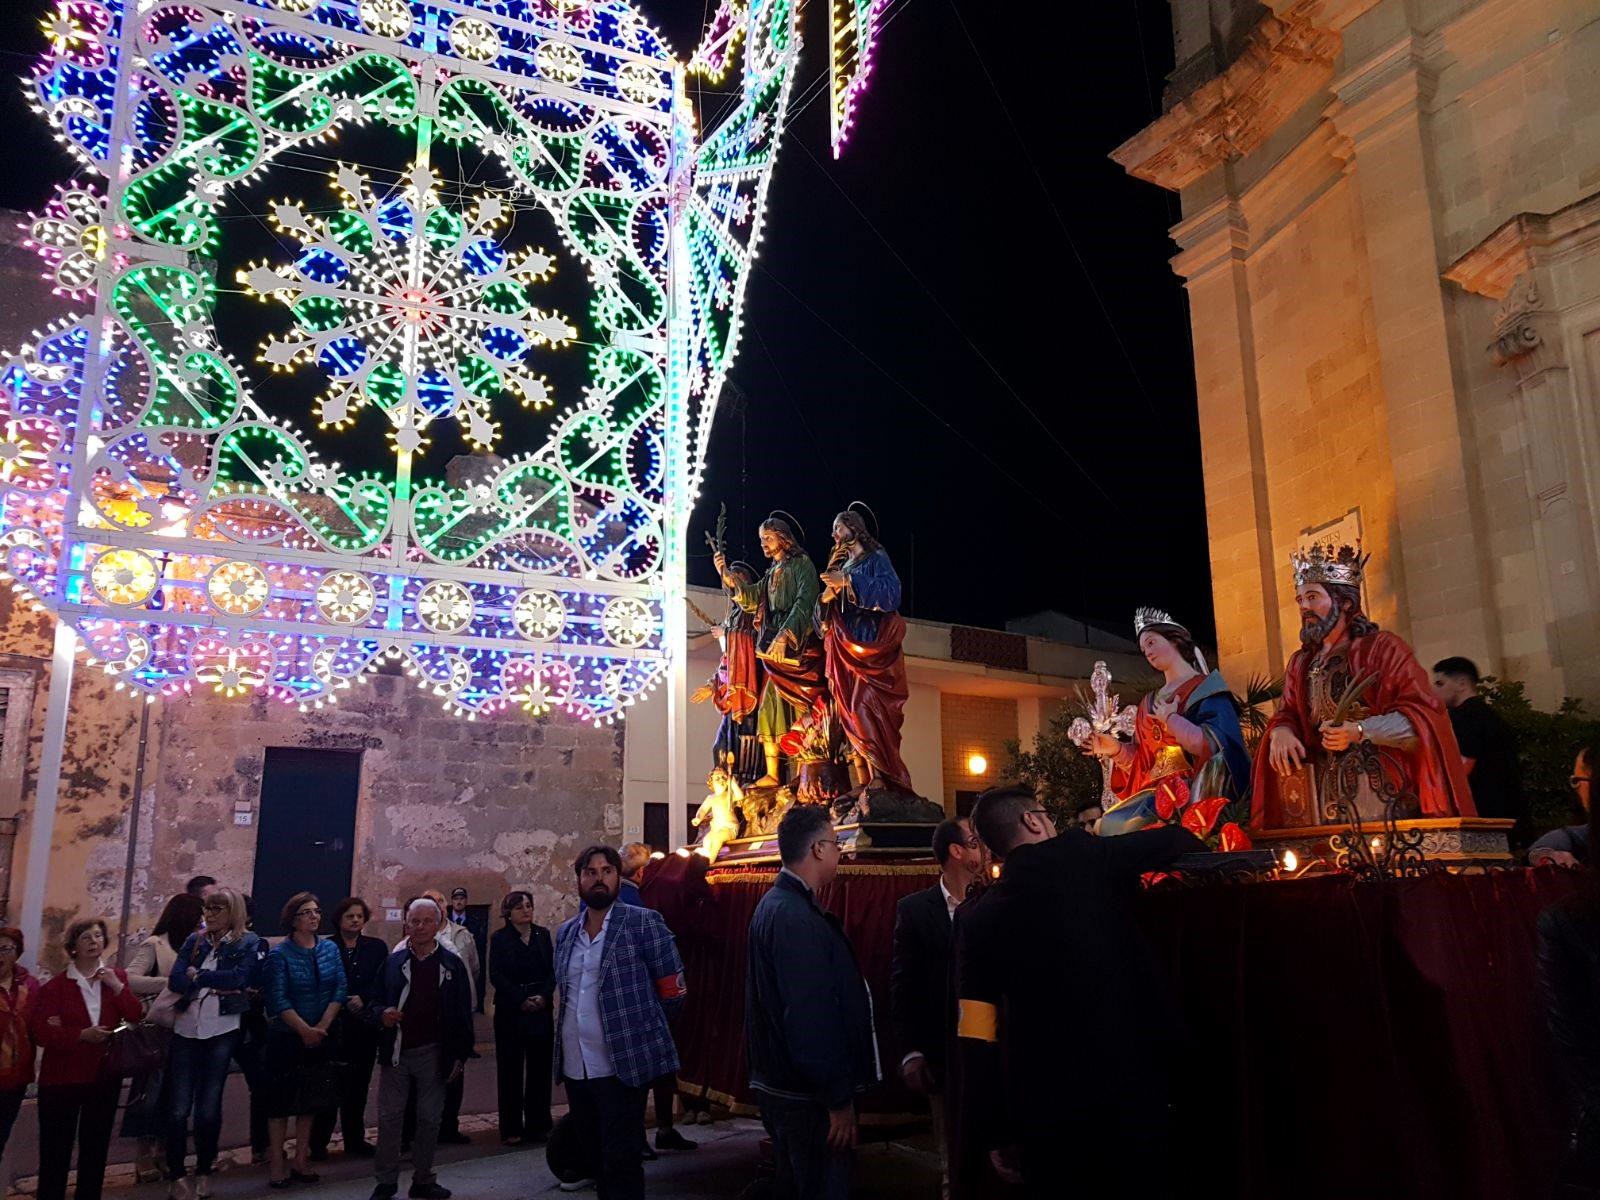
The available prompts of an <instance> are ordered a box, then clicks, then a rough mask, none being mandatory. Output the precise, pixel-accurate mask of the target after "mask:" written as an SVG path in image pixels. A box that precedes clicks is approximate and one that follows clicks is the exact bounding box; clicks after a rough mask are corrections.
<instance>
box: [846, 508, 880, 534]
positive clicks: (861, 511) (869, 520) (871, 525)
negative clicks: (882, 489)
mask: <svg viewBox="0 0 1600 1200" xmlns="http://www.w3.org/2000/svg"><path fill="white" fill-rule="evenodd" d="M845 512H853V513H855V514H856V516H858V517H860V518H861V520H862V521H863V522H865V524H866V526H867V532H868V533H870V534H871V535H872V537H873V539H874V540H875V541H877V540H881V539H882V535H881V534H880V533H879V532H878V514H877V513H875V512H873V511H872V506H871V505H869V504H868V503H867V502H866V501H865V500H852V501H850V503H849V504H847V505H845Z"/></svg>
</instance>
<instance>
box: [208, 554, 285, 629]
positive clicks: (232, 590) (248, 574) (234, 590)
mask: <svg viewBox="0 0 1600 1200" xmlns="http://www.w3.org/2000/svg"><path fill="white" fill-rule="evenodd" d="M271 592H272V588H271V586H270V585H269V584H268V583H267V573H266V572H265V571H263V570H262V569H261V568H260V567H258V566H256V565H255V563H252V562H239V561H234V562H225V563H223V564H222V565H221V566H219V567H218V568H217V569H216V570H215V571H212V572H211V578H209V579H207V580H206V595H207V596H209V597H210V598H211V603H212V604H214V605H216V606H217V608H218V609H220V610H221V611H223V612H225V613H227V614H228V615H229V616H230V617H253V616H255V615H256V613H258V612H260V611H261V609H262V606H263V605H265V604H266V602H267V596H268V595H270V594H271Z"/></svg>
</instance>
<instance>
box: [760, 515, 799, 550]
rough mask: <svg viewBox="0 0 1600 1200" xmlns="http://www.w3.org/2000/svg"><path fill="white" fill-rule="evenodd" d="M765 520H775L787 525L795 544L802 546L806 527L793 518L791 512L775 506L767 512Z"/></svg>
mask: <svg viewBox="0 0 1600 1200" xmlns="http://www.w3.org/2000/svg"><path fill="white" fill-rule="evenodd" d="M767 520H769V521H777V522H779V523H780V524H783V525H786V526H788V528H789V533H790V534H791V535H792V536H793V538H794V544H795V545H797V546H804V545H805V544H806V527H805V526H804V525H802V524H800V522H799V521H797V520H796V519H795V516H794V514H793V513H789V512H785V511H784V510H783V509H781V508H775V509H773V510H772V511H771V512H770V513H768V514H767Z"/></svg>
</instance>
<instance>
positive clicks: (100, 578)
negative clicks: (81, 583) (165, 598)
mask: <svg viewBox="0 0 1600 1200" xmlns="http://www.w3.org/2000/svg"><path fill="white" fill-rule="evenodd" d="M160 578H161V572H160V571H159V570H157V569H156V564H155V560H154V559H152V558H151V557H150V556H149V555H148V554H142V553H140V552H139V551H137V550H107V551H106V552H105V553H104V554H102V555H101V556H100V557H99V558H97V559H95V560H94V565H93V566H92V567H90V568H89V583H90V586H92V587H93V588H94V591H95V595H97V596H99V597H100V599H102V600H104V601H105V602H106V603H107V604H123V605H126V604H143V603H144V602H145V601H146V600H148V599H150V597H151V595H152V594H153V593H154V592H155V590H156V582H157V581H158V580H159V579H160Z"/></svg>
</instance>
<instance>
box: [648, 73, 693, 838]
mask: <svg viewBox="0 0 1600 1200" xmlns="http://www.w3.org/2000/svg"><path fill="white" fill-rule="evenodd" d="M675 79H676V86H675V87H674V89H673V94H674V96H676V97H678V98H679V101H681V100H682V98H683V96H684V91H683V68H682V67H679V68H677V69H676V76H675ZM674 143H675V145H674V150H675V151H676V152H678V153H682V152H683V151H684V150H685V148H686V147H689V146H692V136H691V135H690V134H689V125H688V122H687V120H686V119H685V118H684V114H683V113H681V112H680V113H678V120H676V121H675V122H674ZM675 167H676V169H677V170H679V171H682V170H686V169H688V166H687V163H685V162H682V161H679V162H677V163H675ZM673 208H674V215H673V222H672V228H671V233H670V239H671V240H670V241H669V242H668V244H667V408H666V421H665V424H664V428H663V429H662V435H663V437H664V439H665V442H666V478H665V487H664V488H663V492H664V495H663V497H662V508H663V509H664V511H665V513H666V523H665V524H666V527H665V528H664V529H663V530H662V534H663V536H664V538H665V541H666V545H665V550H666V553H665V555H664V556H663V557H664V561H663V562H662V565H661V570H662V606H663V609H664V611H663V613H662V631H661V632H662V636H663V638H664V640H665V644H666V651H667V681H666V689H667V839H668V840H669V841H670V842H671V843H672V845H671V846H659V847H657V849H662V850H675V849H677V848H678V847H679V846H682V845H685V844H687V843H688V841H689V815H688V811H687V810H688V803H689V683H688V680H689V668H688V663H687V662H686V661H685V660H686V659H687V657H688V654H689V607H688V602H687V601H688V589H689V561H688V551H687V546H686V534H685V531H684V526H685V525H686V524H687V523H688V521H689V513H690V511H691V510H692V509H693V508H694V497H693V496H691V495H689V494H688V487H689V475H690V473H689V469H688V461H687V459H688V454H689V420H688V400H689V398H688V378H689V336H688V334H689V322H690V320H691V313H690V303H689V295H688V284H689V239H688V237H687V235H686V234H685V232H684V221H685V216H686V215H685V213H684V212H683V209H682V208H681V207H680V206H679V205H677V204H674V206H673Z"/></svg>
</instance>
